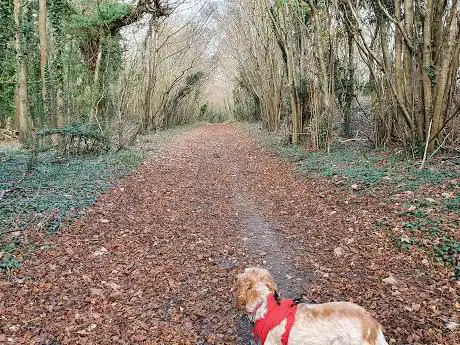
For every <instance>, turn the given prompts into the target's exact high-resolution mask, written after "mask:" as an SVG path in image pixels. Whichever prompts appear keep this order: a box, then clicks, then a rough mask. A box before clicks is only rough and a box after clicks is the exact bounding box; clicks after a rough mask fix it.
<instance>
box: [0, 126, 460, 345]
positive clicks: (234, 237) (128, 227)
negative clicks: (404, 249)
mask: <svg viewBox="0 0 460 345" xmlns="http://www.w3.org/2000/svg"><path fill="white" fill-rule="evenodd" d="M382 212H387V210H386V209H385V208H384V205H382V204H380V205H379V204H378V202H376V201H375V200H373V201H372V200H369V199H368V198H367V199H366V197H364V196H359V195H353V194H351V193H345V192H344V191H342V190H337V189H334V188H332V187H331V186H328V185H325V184H324V183H323V182H320V183H319V182H317V181H313V180H311V181H310V180H308V179H302V178H299V177H298V176H297V175H296V174H295V173H294V167H293V166H292V165H291V164H289V163H286V162H284V161H281V160H280V159H278V158H276V157H274V156H273V155H272V154H270V153H268V152H266V151H265V150H264V149H262V148H261V147H259V146H258V145H257V144H255V143H254V142H253V141H252V140H250V139H249V137H248V135H247V134H246V132H245V131H244V130H243V129H242V128H241V127H239V126H238V125H207V126H202V127H199V128H196V129H193V130H191V131H189V132H187V133H185V134H183V135H181V136H179V137H178V138H176V139H175V140H174V141H173V142H172V143H171V144H170V145H169V146H168V147H167V148H166V149H165V150H163V151H162V153H160V154H158V155H156V156H155V157H154V158H152V159H151V160H148V161H146V162H145V163H144V164H143V165H142V166H141V167H140V168H139V169H138V170H137V171H136V172H135V173H134V174H133V175H132V176H130V177H129V178H127V179H126V180H125V182H124V183H123V185H121V186H118V187H117V188H114V189H112V190H111V191H110V192H108V193H106V194H105V195H103V196H102V197H101V198H100V199H99V200H98V202H97V203H96V204H95V205H94V207H93V208H92V209H91V210H90V211H88V213H87V214H86V216H84V217H83V218H82V219H81V220H80V221H78V222H77V223H76V224H74V225H73V226H71V227H70V228H68V229H64V230H63V231H62V232H61V234H59V235H58V236H56V237H51V238H49V243H43V244H42V245H41V247H40V248H38V249H37V251H36V255H35V256H34V257H33V258H31V259H30V260H28V261H27V262H26V263H25V264H24V267H23V269H22V270H21V271H20V272H19V273H18V275H17V277H16V279H14V280H13V281H11V282H7V281H0V343H1V344H43V345H44V344H48V345H51V344H55V345H56V344H248V343H249V339H250V338H249V337H248V332H249V329H248V325H247V324H246V323H245V322H244V321H243V320H242V319H241V318H240V317H238V316H237V314H236V312H235V310H234V297H233V292H232V286H233V283H234V279H235V276H236V274H237V273H238V272H240V271H241V270H242V269H243V268H244V267H246V266H247V265H262V266H265V267H268V268H269V269H270V270H272V272H273V274H274V276H275V277H276V279H277V281H278V284H279V285H280V288H281V291H282V294H284V295H290V296H298V295H300V294H302V293H303V294H304V295H305V297H306V298H308V299H310V300H312V301H318V302H320V301H330V300H334V299H336V300H344V299H345V300H353V301H355V302H358V303H360V304H361V305H363V306H364V307H366V308H368V309H369V310H370V311H371V312H372V313H374V314H375V315H376V316H377V317H378V318H379V320H381V322H382V323H383V324H384V326H385V327H386V328H387V330H388V331H387V334H388V337H389V338H394V339H395V342H396V343H397V344H407V343H413V344H433V345H434V344H445V345H447V344H455V341H454V339H456V338H455V337H456V336H457V335H459V334H458V331H457V333H456V334H454V332H452V331H449V330H448V329H446V328H445V324H446V322H447V321H449V320H451V321H455V319H456V318H457V317H458V315H457V314H456V309H455V308H456V305H455V302H456V301H458V290H457V286H456V285H455V284H454V283H450V282H446V281H443V280H442V279H444V276H443V275H442V274H440V275H439V276H433V275H432V274H428V273H426V272H425V271H424V270H423V265H421V264H420V263H418V262H414V260H412V259H411V257H410V256H407V255H403V254H401V253H400V252H399V251H397V250H396V249H395V248H394V246H393V244H392V243H390V240H389V239H388V238H387V236H385V235H384V234H380V233H378V232H377V231H375V230H374V229H373V227H372V223H373V221H374V220H375V218H376V217H377V216H378V215H379V214H381V213H382ZM390 274H391V275H392V276H393V277H394V278H395V281H391V280H390V282H389V283H385V282H383V279H385V278H387V277H389V275H390ZM440 281H441V282H442V285H440V284H439V282H440Z"/></svg>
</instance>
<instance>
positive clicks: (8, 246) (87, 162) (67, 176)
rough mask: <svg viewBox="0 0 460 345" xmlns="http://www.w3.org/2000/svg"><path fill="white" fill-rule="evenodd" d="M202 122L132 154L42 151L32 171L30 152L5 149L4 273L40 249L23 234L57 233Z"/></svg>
mask: <svg viewBox="0 0 460 345" xmlns="http://www.w3.org/2000/svg"><path fill="white" fill-rule="evenodd" d="M199 125H200V124H199V123H195V124H191V125H185V126H177V127H174V128H171V129H168V130H164V131H160V132H157V133H153V134H148V135H144V136H141V137H139V138H138V143H137V144H136V145H135V146H134V147H133V148H131V149H130V150H123V151H119V152H106V153H102V154H94V153H93V154H85V155H77V156H76V155H62V154H60V153H57V152H53V151H45V152H41V153H39V155H38V157H37V158H38V159H37V164H35V168H34V169H33V170H30V169H28V168H30V164H29V163H30V157H31V155H30V152H28V151H26V150H18V149H2V148H0V272H2V271H3V272H7V273H9V272H11V271H12V270H14V269H16V268H18V267H19V266H20V264H21V261H22V259H23V258H24V257H25V256H27V255H29V254H30V253H33V250H34V247H35V244H34V243H30V241H29V242H26V241H25V239H24V236H23V234H25V232H26V230H28V229H34V230H38V231H42V232H43V233H47V234H50V235H52V234H55V233H56V232H58V231H59V230H60V229H61V228H62V226H63V225H64V224H66V223H69V222H71V221H72V220H74V219H76V218H77V217H79V216H81V215H82V214H83V213H84V210H85V208H87V207H88V206H90V205H92V204H93V203H94V202H95V201H96V199H97V198H98V197H99V195H101V194H102V193H103V192H104V191H106V190H107V189H109V188H110V187H111V186H112V185H113V184H114V183H116V182H117V181H118V180H120V179H121V178H123V177H124V176H126V175H127V174H129V173H131V172H132V171H133V170H134V169H135V168H136V167H137V166H138V165H139V164H140V163H141V161H142V159H143V158H144V157H146V156H147V155H151V154H155V153H156V152H158V151H160V150H161V149H162V148H163V147H164V146H165V145H166V144H168V143H170V142H171V140H172V139H173V138H175V137H176V136H178V135H179V134H181V133H183V132H184V131H187V130H189V129H191V128H194V127H196V126H199Z"/></svg>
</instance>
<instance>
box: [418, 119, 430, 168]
mask: <svg viewBox="0 0 460 345" xmlns="http://www.w3.org/2000/svg"><path fill="white" fill-rule="evenodd" d="M432 125H433V118H431V120H430V127H429V129H428V135H427V136H426V144H425V152H424V153H423V160H422V164H420V168H419V169H420V170H422V169H423V166H424V165H425V162H426V154H427V152H428V144H429V143H430V136H431V126H432Z"/></svg>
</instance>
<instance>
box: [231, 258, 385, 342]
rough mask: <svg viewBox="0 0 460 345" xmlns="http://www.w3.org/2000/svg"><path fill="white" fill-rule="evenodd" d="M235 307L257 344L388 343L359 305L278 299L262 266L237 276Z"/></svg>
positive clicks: (271, 279) (376, 325)
mask: <svg viewBox="0 0 460 345" xmlns="http://www.w3.org/2000/svg"><path fill="white" fill-rule="evenodd" d="M236 307H237V309H238V310H239V311H240V312H242V313H243V314H245V315H247V316H248V317H249V318H250V319H251V321H252V322H253V335H254V339H255V341H256V344H258V345H259V344H260V345H388V343H387V342H386V340H385V337H384V335H383V332H382V327H381V325H380V324H379V323H378V322H377V321H376V320H375V319H374V318H373V317H372V316H371V315H370V314H369V313H368V312H367V311H366V310H364V309H363V308H361V307H360V306H358V305H356V304H353V303H349V302H331V303H324V304H307V303H299V302H297V301H293V300H289V299H285V300H280V299H279V296H278V293H277V286H276V283H275V281H274V280H273V277H272V276H271V274H270V273H269V272H268V271H267V270H265V269H262V268H254V267H251V268H246V270H245V271H244V273H242V274H239V275H238V277H237V282H236Z"/></svg>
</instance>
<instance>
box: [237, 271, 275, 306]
mask: <svg viewBox="0 0 460 345" xmlns="http://www.w3.org/2000/svg"><path fill="white" fill-rule="evenodd" d="M276 290H277V287H276V283H275V281H274V280H273V277H272V276H271V274H270V273H269V272H268V271H267V270H265V269H262V268H255V267H250V268H246V270H245V271H244V272H243V273H241V274H239V275H238V277H237V280H236V308H237V309H238V310H239V311H241V312H243V313H247V314H252V313H253V312H254V310H255V309H256V307H257V305H258V304H259V303H261V302H262V301H263V300H264V299H265V298H267V296H268V295H270V294H273V293H275V292H276Z"/></svg>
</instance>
